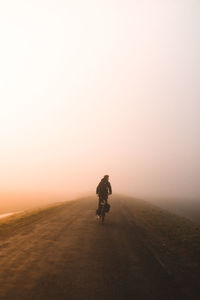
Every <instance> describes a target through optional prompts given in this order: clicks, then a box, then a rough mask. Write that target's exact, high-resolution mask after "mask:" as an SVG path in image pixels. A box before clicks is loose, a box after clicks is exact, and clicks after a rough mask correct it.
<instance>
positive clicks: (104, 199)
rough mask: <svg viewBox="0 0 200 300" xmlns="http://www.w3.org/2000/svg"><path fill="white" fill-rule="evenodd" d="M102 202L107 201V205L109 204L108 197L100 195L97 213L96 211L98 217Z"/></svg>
mask: <svg viewBox="0 0 200 300" xmlns="http://www.w3.org/2000/svg"><path fill="white" fill-rule="evenodd" d="M101 201H105V202H106V204H107V203H108V195H99V201H98V208H97V211H96V213H97V215H98V214H99V212H100V203H101Z"/></svg>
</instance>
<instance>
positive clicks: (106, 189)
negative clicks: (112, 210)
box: [96, 175, 112, 210]
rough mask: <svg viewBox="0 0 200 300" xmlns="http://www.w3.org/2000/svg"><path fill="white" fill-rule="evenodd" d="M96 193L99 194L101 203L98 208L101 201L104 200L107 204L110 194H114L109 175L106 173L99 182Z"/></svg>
mask: <svg viewBox="0 0 200 300" xmlns="http://www.w3.org/2000/svg"><path fill="white" fill-rule="evenodd" d="M96 194H97V195H98V196H99V205H98V210H99V206H100V202H101V201H102V200H104V201H105V202H106V204H107V202H108V195H111V194H112V187H111V184H110V182H109V175H105V176H104V177H103V178H102V179H101V181H100V182H99V184H98V186H97V189H96Z"/></svg>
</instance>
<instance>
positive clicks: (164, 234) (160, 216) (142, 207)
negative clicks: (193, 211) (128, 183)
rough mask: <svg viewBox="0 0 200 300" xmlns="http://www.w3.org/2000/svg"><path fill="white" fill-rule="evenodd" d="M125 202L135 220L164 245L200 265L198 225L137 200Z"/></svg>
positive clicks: (199, 233) (199, 227) (199, 231)
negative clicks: (145, 226) (138, 220)
mask: <svg viewBox="0 0 200 300" xmlns="http://www.w3.org/2000/svg"><path fill="white" fill-rule="evenodd" d="M126 200H128V203H129V205H131V209H132V210H133V212H134V214H135V215H136V216H137V218H139V219H140V220H141V221H142V222H143V223H145V224H146V225H147V226H149V227H150V228H151V230H152V231H153V232H155V233H156V234H157V235H159V236H160V237H161V239H162V240H163V243H164V244H166V245H167V246H168V247H170V248H173V249H176V250H179V251H180V253H182V254H183V255H186V256H187V255H188V256H190V257H194V259H195V260H196V261H197V263H200V225H199V224H197V223H195V222H192V221H191V220H189V219H187V218H185V217H181V216H178V215H176V214H173V213H170V212H169V211H167V210H164V209H161V208H159V207H158V206H155V205H153V204H151V203H149V202H146V201H142V200H137V199H134V201H129V200H132V198H127V199H126ZM125 202H126V201H125ZM130 203H131V204H130Z"/></svg>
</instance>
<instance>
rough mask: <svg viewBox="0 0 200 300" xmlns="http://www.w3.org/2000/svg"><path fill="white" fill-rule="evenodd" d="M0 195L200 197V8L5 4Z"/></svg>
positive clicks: (0, 18)
mask: <svg viewBox="0 0 200 300" xmlns="http://www.w3.org/2000/svg"><path fill="white" fill-rule="evenodd" d="M0 39H1V48H0V65H1V68H0V85H1V86H0V139H1V147H0V158H1V168H0V190H1V193H2V194H6V193H12V194H13V195H14V194H15V193H16V194H17V193H30V194H31V193H32V194H34V193H42V195H47V194H48V195H55V197H60V196H65V195H66V197H68V196H70V197H71V196H76V195H80V194H82V193H91V192H94V191H95V188H96V185H97V183H98V181H99V180H100V179H101V177H102V176H103V175H104V174H109V175H110V180H111V183H112V185H113V190H114V192H120V193H126V194H131V195H133V196H141V197H182V198H193V197H199V196H200V185H199V178H200V142H199V125H200V121H199V112H200V101H199V96H200V87H199V78H200V55H199V53H200V2H199V1H193V0H192V1H191V0H190V1H189V0H188V1H185V0H180V1H177V0H171V1H170V0H168V1H164V0H163V1H162V0H159V1H156V0H154V1H148V0H146V1H111V0H107V1H89V0H86V1H81V0H80V1H76V0H73V1H58V0H51V1H47V0H40V1H35V0H34V1H23V0H19V1H14V0H13V1H4V3H1V4H0Z"/></svg>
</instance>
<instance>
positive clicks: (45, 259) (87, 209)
mask: <svg viewBox="0 0 200 300" xmlns="http://www.w3.org/2000/svg"><path fill="white" fill-rule="evenodd" d="M134 201H135V200H134V199H132V200H131V199H129V198H126V197H122V196H121V197H120V196H118V197H112V198H111V199H110V203H111V211H110V213H109V214H108V215H107V216H106V219H105V224H104V225H102V224H100V223H99V222H98V221H97V220H96V217H95V209H96V203H97V199H95V197H94V198H91V197H90V198H85V199H80V200H76V201H70V202H66V203H64V204H61V205H57V206H55V207H49V208H46V209H43V210H38V211H35V212H31V213H27V214H22V215H19V216H17V217H10V218H8V219H7V220H4V221H1V223H0V299H1V300H3V299H5V300H7V299H9V300H15V299H19V300H24V299H27V300H31V299H34V300H41V299H48V300H49V299H54V300H55V299H74V300H75V299H76V300H79V299H88V300H90V299H91V300H93V299H97V300H98V299H104V300H106V299H109V300H112V299H113V300H118V299H136V300H137V299H145V300H146V299H151V300H157V299H159V300H162V299H168V300H170V299H176V300H177V299H181V300H182V299H200V291H199V290H198V276H199V275H200V274H199V266H200V265H199V262H198V249H199V248H198V246H199V239H198V234H199V228H196V229H195V227H194V231H195V230H197V235H195V236H194V237H193V238H194V243H196V244H194V245H193V248H194V249H193V248H192V249H189V248H188V245H187V241H186V242H185V239H187V237H186V236H185V235H184V238H183V240H184V241H182V237H181V240H180V241H179V240H178V238H179V237H177V238H176V237H175V236H174V235H173V230H172V233H170V231H169V230H168V229H166V226H167V225H166V224H165V225H163V227H162V224H161V223H160V224H159V225H158V226H159V227H158V228H156V224H157V223H158V219H159V220H164V219H165V218H166V219H167V220H168V222H170V220H174V216H172V217H170V215H169V216H168V215H167V217H166V215H165V213H163V212H162V211H159V213H158V210H156V209H154V208H153V206H152V207H151V206H148V205H146V204H144V203H143V204H140V202H137V201H136V202H134ZM159 214H161V217H160V215H159ZM162 214H163V215H162ZM170 218H171V219H170ZM160 222H161V221H160ZM173 222H175V221H171V223H173ZM176 222H177V221H176ZM180 222H186V221H184V220H183V219H180ZM186 223H187V222H186ZM180 224H181V223H180ZM184 226H185V227H183V228H187V230H193V225H192V224H189V223H188V224H185V225H184ZM188 228H189V229H188ZM160 229H162V230H163V231H161V230H160ZM187 230H186V231H187ZM165 231H166V232H165ZM184 234H185V233H184ZM189 235H190V236H191V233H190V232H189ZM191 250H194V253H193V252H191ZM195 251H196V252H195ZM195 255H196V256H195ZM192 257H193V258H192ZM196 257H197V258H196ZM191 259H192V260H191Z"/></svg>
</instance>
